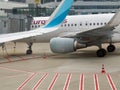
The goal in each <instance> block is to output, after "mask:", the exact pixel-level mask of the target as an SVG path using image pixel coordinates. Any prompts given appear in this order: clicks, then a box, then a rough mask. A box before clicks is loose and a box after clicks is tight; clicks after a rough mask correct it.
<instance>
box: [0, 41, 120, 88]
mask: <svg viewBox="0 0 120 90" xmlns="http://www.w3.org/2000/svg"><path fill="white" fill-rule="evenodd" d="M115 45H116V51H115V52H113V53H107V55H106V56H105V57H103V58H98V57H96V50H97V49H98V48H97V47H89V48H86V49H81V50H79V51H77V52H74V53H69V54H54V53H52V52H51V50H50V48H49V43H38V44H34V45H33V54H32V55H26V54H25V52H26V50H27V47H28V46H27V44H25V43H16V46H15V45H14V44H13V43H7V44H6V47H5V48H4V49H2V48H0V89H1V90H120V44H115ZM103 47H104V48H106V47H107V45H103Z"/></svg>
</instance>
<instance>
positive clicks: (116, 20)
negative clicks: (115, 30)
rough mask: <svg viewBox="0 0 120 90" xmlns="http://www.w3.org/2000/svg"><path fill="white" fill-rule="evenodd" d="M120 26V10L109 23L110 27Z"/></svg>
mask: <svg viewBox="0 0 120 90" xmlns="http://www.w3.org/2000/svg"><path fill="white" fill-rule="evenodd" d="M119 24H120V9H119V10H118V11H117V12H116V14H115V15H114V16H113V18H112V19H111V20H110V21H109V23H108V25H109V26H118V25H119Z"/></svg>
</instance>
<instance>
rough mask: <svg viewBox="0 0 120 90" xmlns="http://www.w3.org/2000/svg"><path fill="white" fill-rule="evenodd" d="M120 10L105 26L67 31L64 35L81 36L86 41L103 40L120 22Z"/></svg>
mask: <svg viewBox="0 0 120 90" xmlns="http://www.w3.org/2000/svg"><path fill="white" fill-rule="evenodd" d="M119 17H120V10H118V12H117V13H116V14H115V15H114V16H113V17H112V19H111V20H110V21H109V22H108V24H106V25H105V26H102V27H98V28H94V29H90V30H87V31H84V32H75V33H67V34H66V35H64V36H63V37H71V38H80V39H81V40H82V41H85V42H93V41H97V40H101V39H104V38H107V37H109V36H110V35H111V34H112V33H113V30H114V29H115V27H117V26H118V25H119V24H120V19H119Z"/></svg>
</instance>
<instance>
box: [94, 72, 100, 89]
mask: <svg viewBox="0 0 120 90" xmlns="http://www.w3.org/2000/svg"><path fill="white" fill-rule="evenodd" d="M94 84H95V90H99V82H98V75H97V74H94Z"/></svg>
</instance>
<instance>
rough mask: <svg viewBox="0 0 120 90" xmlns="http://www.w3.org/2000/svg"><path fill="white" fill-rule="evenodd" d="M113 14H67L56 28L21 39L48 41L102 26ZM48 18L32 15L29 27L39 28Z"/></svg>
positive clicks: (37, 41)
mask: <svg viewBox="0 0 120 90" xmlns="http://www.w3.org/2000/svg"><path fill="white" fill-rule="evenodd" d="M113 16H114V14H113V13H111V14H93V15H92V14H91V15H73V16H67V17H66V19H65V20H64V22H63V23H62V25H61V26H60V28H59V29H58V30H56V31H53V32H50V33H47V34H43V35H41V36H36V37H32V38H29V39H24V40H21V41H23V42H35V43H42V42H49V41H50V39H51V38H53V37H60V36H62V35H65V34H67V33H69V32H71V33H72V32H85V31H88V30H91V29H94V28H98V27H101V26H104V25H106V24H107V23H108V22H109V21H110V20H111V18H112V17H113ZM48 19H49V17H34V18H33V21H32V25H31V29H35V28H39V27H41V26H43V25H45V24H46V22H47V20H48ZM119 29H120V28H116V30H115V31H118V30H119Z"/></svg>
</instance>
